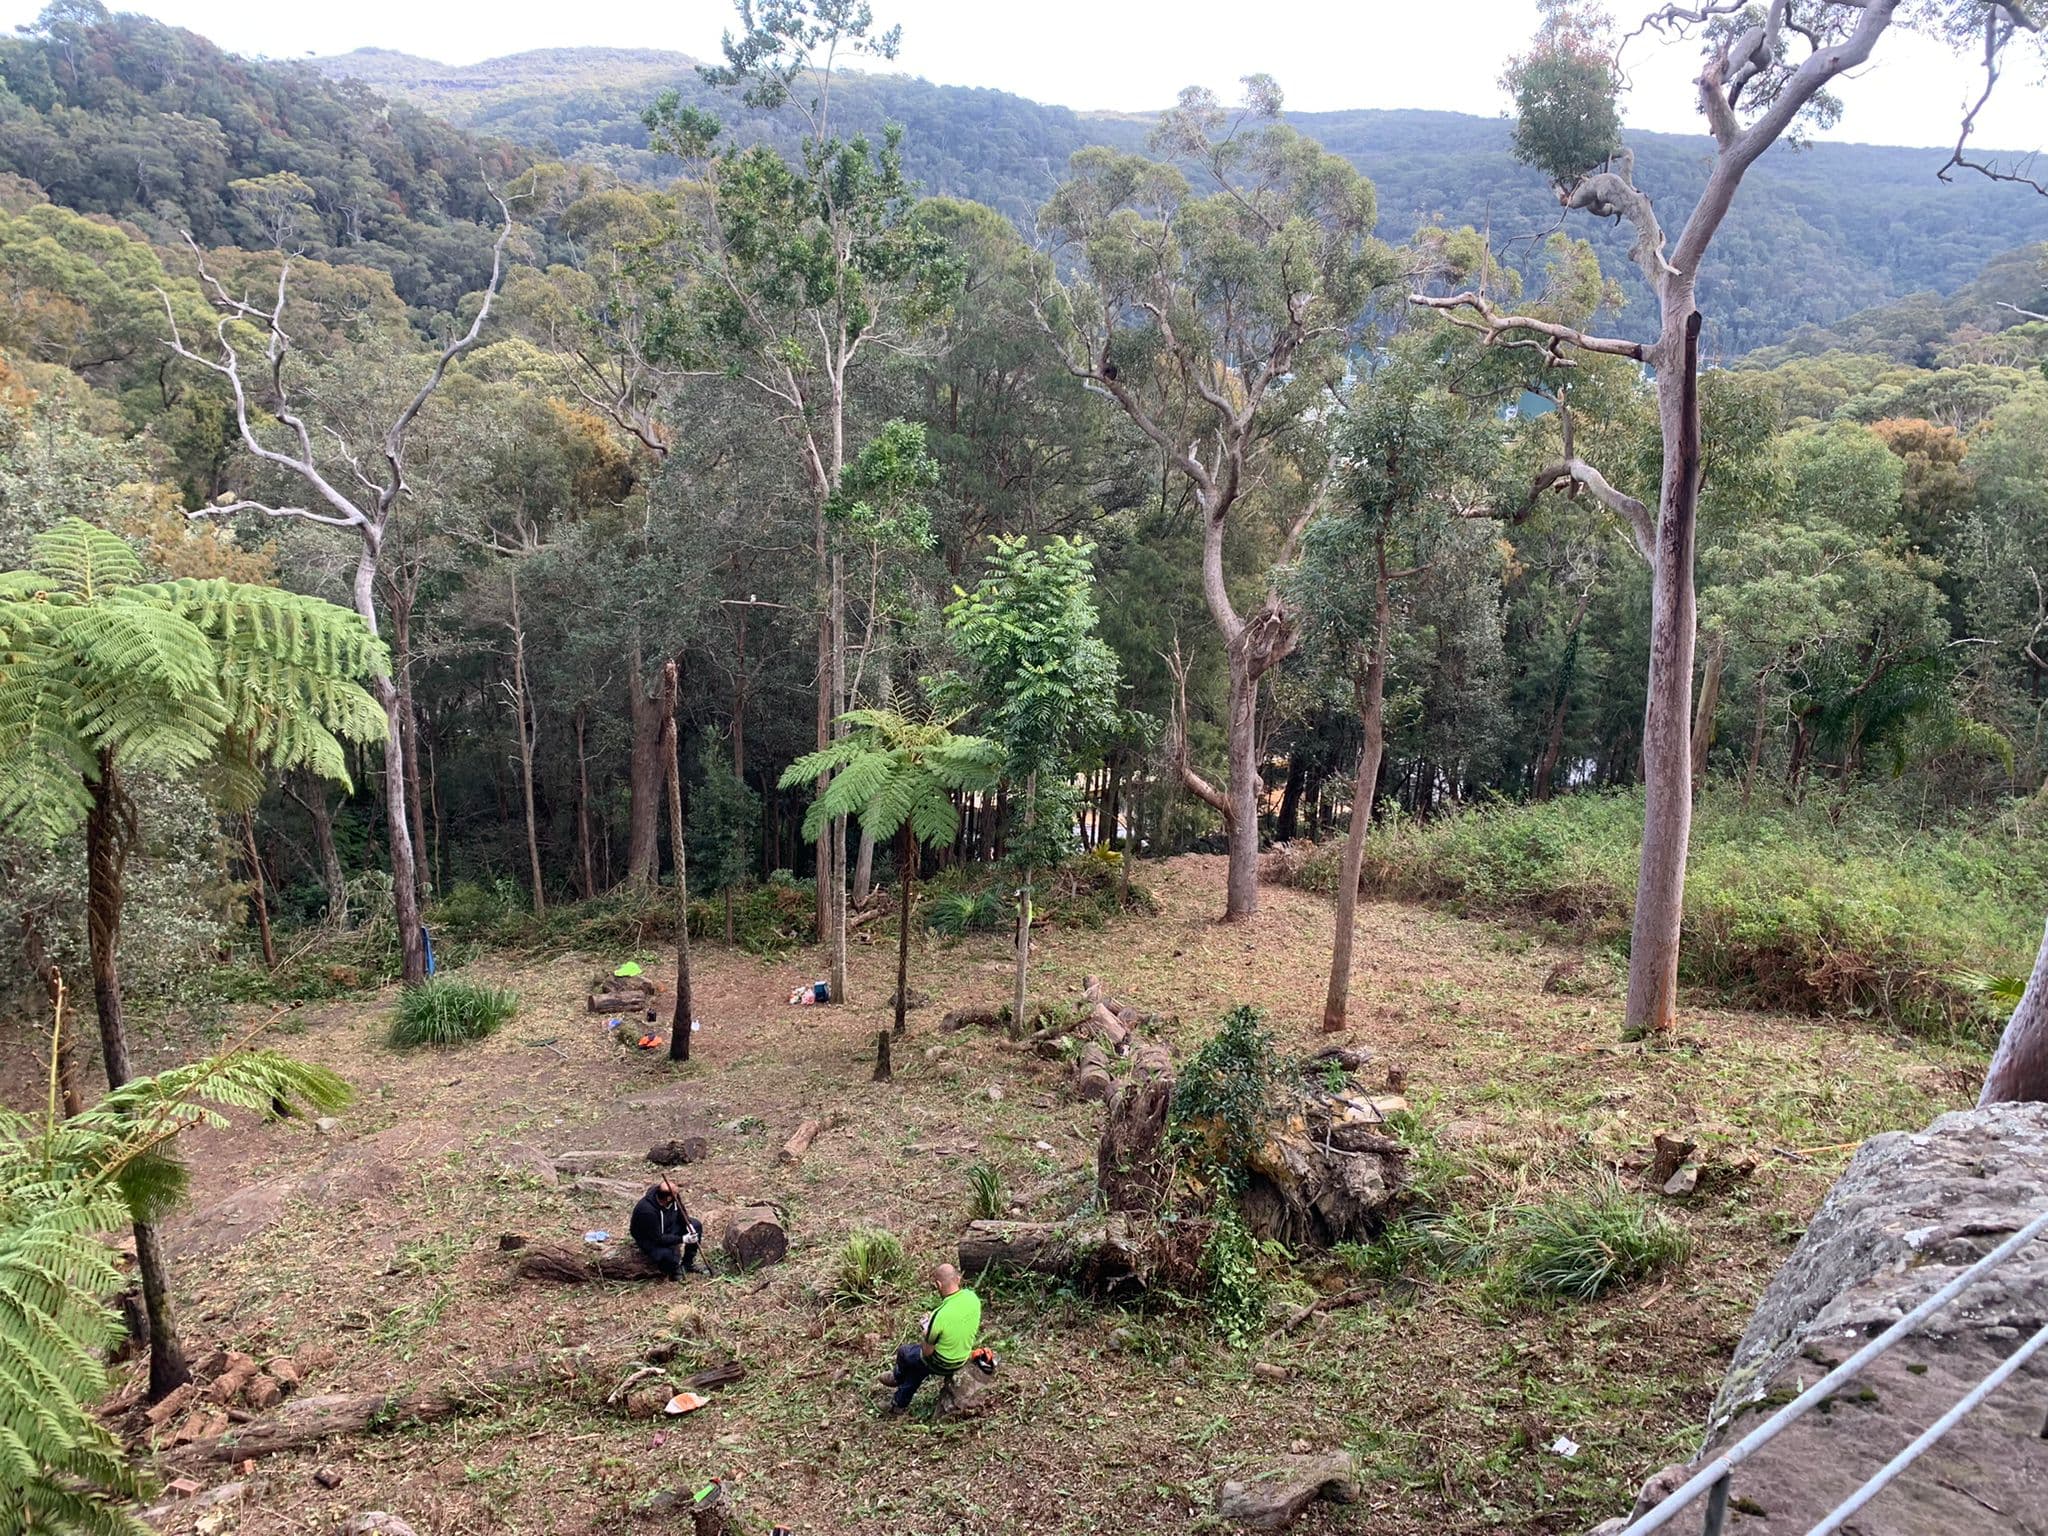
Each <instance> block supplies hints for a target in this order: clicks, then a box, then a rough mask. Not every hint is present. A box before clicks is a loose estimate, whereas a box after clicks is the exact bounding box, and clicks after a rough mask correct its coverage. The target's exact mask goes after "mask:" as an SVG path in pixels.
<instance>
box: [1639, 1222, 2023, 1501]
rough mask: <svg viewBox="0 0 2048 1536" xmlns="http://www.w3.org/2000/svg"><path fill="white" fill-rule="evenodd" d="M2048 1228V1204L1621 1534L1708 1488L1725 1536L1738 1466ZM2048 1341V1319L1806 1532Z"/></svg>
mask: <svg viewBox="0 0 2048 1536" xmlns="http://www.w3.org/2000/svg"><path fill="white" fill-rule="evenodd" d="M2044 1231H2048V1211H2043V1212H2042V1213H2041V1214H2040V1215H2038V1216H2036V1217H2035V1218H2034V1219H2033V1220H2032V1221H2030V1222H2028V1223H2027V1224H2026V1225H2025V1226H2024V1227H2021V1228H2020V1229H2019V1231H2017V1232H2015V1233H2013V1235H2012V1236H2011V1237H2008V1238H2007V1239H2006V1240H2005V1241H2004V1242H2002V1243H2000V1244H1999V1245H1998V1246H1997V1247H1996V1248H1994V1249H1992V1250H1991V1251H1990V1252H1989V1253H1987V1254H1985V1255H1984V1257H1983V1258H1981V1259H1979V1260H1978V1261H1977V1262H1976V1263H1974V1264H1972V1265H1971V1266H1970V1267H1969V1268H1968V1269H1966V1270H1964V1271H1963V1272H1962V1273H1961V1274H1959V1275H1957V1276H1956V1277H1955V1278H1954V1279H1952V1280H1950V1281H1949V1282H1948V1283H1947V1284H1946V1285H1944V1286H1942V1287H1941V1289H1940V1290H1938V1291H1936V1292H1935V1293H1934V1294H1933V1295H1931V1296H1929V1297H1928V1298H1927V1299H1926V1300H1925V1301H1923V1302H1921V1303H1920V1305H1919V1306H1917V1307H1915V1308H1914V1309H1913V1310H1912V1311H1910V1312H1908V1313H1907V1314H1906V1315H1905V1316H1904V1317H1902V1318H1900V1319H1899V1320H1898V1321H1897V1322H1896V1323H1893V1324H1892V1325H1891V1327H1889V1328H1887V1329H1885V1331H1884V1332H1883V1333H1880V1334H1879V1335H1878V1336H1877V1337H1876V1338H1874V1339H1872V1340H1871V1341H1870V1342H1869V1343H1867V1344H1865V1345H1864V1346H1863V1347H1862V1348H1861V1349H1859V1350H1857V1351H1856V1353H1855V1354H1853V1355H1851V1356H1850V1357H1849V1358H1848V1359H1846V1360H1844V1361H1843V1362H1842V1363H1841V1364H1840V1365H1838V1366H1836V1367H1835V1368H1834V1369H1833V1370H1831V1371H1829V1372H1828V1373H1827V1375H1825V1376H1823V1377H1821V1379H1820V1380H1819V1381H1817V1382H1815V1383H1814V1384H1813V1385H1812V1386H1810V1387H1808V1388H1807V1389H1806V1390H1805V1391H1804V1392H1802V1393H1800V1394H1799V1395H1798V1396H1797V1397H1795V1398H1793V1399H1792V1401H1791V1402H1789V1403H1787V1404H1785V1406H1784V1407H1782V1408H1780V1409H1779V1410H1778V1411H1777V1412H1776V1413H1774V1414H1772V1415H1771V1416H1770V1417H1769V1418H1768V1419H1766V1420H1764V1421H1763V1423H1761V1424H1759V1425H1757V1427H1756V1428H1755V1429H1752V1430H1751V1431H1750V1432H1749V1433H1748V1434H1746V1435H1744V1436H1743V1437H1742V1438H1741V1439H1740V1440H1738V1441H1736V1442H1735V1444H1734V1445H1732V1446H1730V1447H1729V1448H1728V1449H1727V1450H1725V1451H1723V1452H1722V1453H1721V1454H1720V1455H1718V1456H1716V1457H1715V1458H1714V1459H1713V1460H1712V1461H1710V1462H1708V1463H1707V1464H1706V1465H1705V1466H1703V1467H1701V1468H1700V1469H1699V1471H1698V1472H1696V1473H1694V1474H1693V1475H1692V1477H1691V1478H1689V1479H1688V1480H1687V1481H1686V1482H1685V1483H1684V1484H1683V1485H1682V1486H1681V1487H1679V1488H1678V1489H1677V1490H1675V1491H1674V1492H1673V1493H1672V1494H1671V1495H1670V1496H1669V1497H1668V1498H1666V1499H1665V1500H1664V1501H1663V1502H1662V1503H1660V1504H1658V1505H1657V1507H1656V1508H1655V1509H1652V1510H1650V1511H1649V1512H1648V1513H1647V1514H1645V1515H1643V1517H1642V1518H1641V1519H1639V1520H1636V1521H1634V1522H1633V1523H1632V1524H1630V1525H1629V1526H1627V1527H1626V1528H1625V1529H1624V1530H1623V1531H1622V1532H1621V1536H1650V1533H1651V1532H1652V1531H1661V1530H1662V1529H1664V1527H1665V1526H1667V1525H1669V1524H1670V1523H1671V1522H1672V1521H1673V1520H1675V1519H1677V1518H1678V1516H1679V1515H1680V1514H1682V1513H1683V1512H1684V1510H1685V1508H1686V1506H1688V1505H1689V1504H1691V1503H1692V1501H1693V1500H1695V1499H1697V1498H1698V1497H1699V1496H1700V1495H1701V1494H1703V1493H1704V1494H1706V1495H1707V1513H1706V1525H1705V1527H1704V1536H1721V1526H1722V1523H1723V1522H1724V1521H1725V1520H1726V1519H1727V1516H1728V1485H1729V1482H1730V1480H1731V1479H1732V1478H1733V1476H1734V1474H1735V1469H1736V1468H1737V1467H1739V1466H1741V1465H1742V1464H1743V1463H1744V1462H1745V1461H1747V1460H1749V1459H1750V1457H1752V1456H1754V1455H1755V1454H1756V1453H1757V1452H1758V1451H1759V1450H1761V1449H1762V1448H1763V1447H1764V1446H1766V1445H1768V1444H1770V1442H1771V1441H1772V1440H1773V1439H1775V1438H1776V1437H1777V1436H1778V1434H1779V1433H1780V1432H1781V1431H1782V1430H1783V1429H1784V1428H1785V1427H1786V1426H1787V1425H1789V1424H1791V1423H1792V1422H1793V1421H1794V1420H1795V1419H1797V1418H1799V1417H1800V1416H1801V1415H1803V1414H1805V1413H1806V1412H1807V1411H1808V1410H1810V1409H1813V1408H1816V1407H1818V1406H1819V1405H1820V1404H1821V1403H1823V1402H1825V1401H1826V1400H1827V1399H1828V1398H1830V1397H1832V1396H1834V1394H1835V1393H1836V1392H1838V1391H1839V1390H1841V1388H1842V1387H1843V1386H1844V1385H1846V1384H1847V1383H1848V1382H1849V1381H1851V1380H1852V1379H1853V1378H1854V1377H1855V1375H1856V1373H1857V1372H1858V1371H1860V1370H1862V1369H1863V1367H1864V1366H1866V1365H1868V1364H1870V1362H1871V1361H1873V1360H1875V1359H1876V1358H1877V1357H1878V1356H1879V1355H1881V1354H1883V1353H1884V1352H1885V1351H1886V1350H1888V1349H1890V1348H1891V1347H1892V1346H1893V1345H1894V1344H1896V1343H1898V1342H1899V1340H1901V1339H1903V1338H1905V1337H1906V1336H1907V1335H1908V1334H1910V1333H1911V1332H1913V1330H1914V1329H1916V1328H1918V1327H1919V1326H1920V1325H1921V1324H1922V1323H1924V1322H1926V1321H1927V1319H1928V1318H1930V1317H1932V1316H1934V1314H1935V1313H1937V1312H1939V1311H1941V1310H1942V1309H1943V1308H1944V1307H1946V1306H1947V1305H1948V1304H1949V1303H1950V1302H1952V1301H1954V1300H1955V1299H1956V1297H1957V1296H1959V1295H1961V1294H1962V1292H1963V1291H1964V1290H1966V1289H1967V1288H1968V1287H1970V1286H1971V1285H1973V1284H1975V1283H1976V1282H1977V1281H1978V1280H1981V1279H1982V1278H1983V1277H1984V1276H1985V1275H1987V1274H1989V1273H1990V1272H1991V1271H1992V1270H1994V1269H1996V1268H1997V1267H1998V1266H1999V1265H2001V1264H2003V1263H2004V1262H2005V1261H2006V1260H2007V1259H2009V1258H2011V1257H2012V1256H2013V1255H2014V1254H2015V1253H2018V1252H2019V1251H2020V1249H2022V1248H2024V1247H2025V1246H2026V1245H2027V1244H2028V1243H2030V1242H2032V1241H2033V1240H2034V1239H2035V1238H2037V1237H2039V1236H2040V1235H2041V1234H2042V1233H2043V1232H2044ZM2044 1347H2048V1325H2044V1326H2043V1327H2042V1328H2041V1330H2040V1331H2039V1332H2038V1333H2036V1334H2034V1335H2033V1336H2032V1337H2031V1338H2029V1339H2028V1340H2027V1341H2026V1342H2025V1343H2024V1344H2022V1345H2020V1347H2019V1348H2018V1349H2016V1350H2014V1351H2013V1353H2012V1354H2011V1355H2010V1356H2008V1357H2007V1358H2006V1360H2005V1361H2004V1362H2003V1363H2001V1364H2000V1365H1999V1366H1997V1367H1996V1368H1995V1369H1994V1370H1992V1371H1991V1372H1990V1373H1989V1374H1988V1375H1986V1376H1985V1377H1984V1379H1983V1380H1982V1381H1980V1382H1978V1383H1977V1385H1976V1386H1974V1387H1972V1388H1971V1389H1970V1390H1969V1391H1968V1392H1966V1393H1964V1394H1963V1396H1962V1397H1960V1398H1959V1399H1957V1401H1956V1402H1955V1404H1954V1405H1953V1406H1952V1407H1951V1408H1949V1410H1948V1411H1947V1412H1946V1413H1944V1414H1943V1415H1942V1416H1941V1417H1940V1418H1938V1419H1936V1420H1935V1421H1934V1422H1933V1423H1932V1424H1930V1425H1928V1426H1927V1428H1926V1429H1924V1430H1922V1431H1921V1432H1920V1434H1919V1435H1918V1436H1917V1437H1916V1438H1915V1439H1914V1441H1913V1443H1912V1444H1910V1445H1908V1446H1907V1447H1906V1448H1905V1449H1904V1450H1902V1451H1900V1452H1899V1454H1898V1455H1896V1456H1894V1457H1893V1458H1892V1459H1891V1460H1890V1461H1888V1462H1886V1463H1885V1464H1884V1465H1883V1466H1882V1467H1880V1468H1879V1469H1878V1470H1877V1471H1876V1472H1874V1473H1872V1474H1871V1476H1870V1477H1869V1478H1868V1479H1867V1480H1865V1481H1864V1483H1863V1484H1862V1485H1861V1486H1860V1487H1858V1488H1857V1489H1856V1491H1855V1492H1854V1493H1852V1494H1850V1495H1849V1497H1848V1498H1846V1499H1844V1500H1843V1501H1842V1502H1841V1503H1840V1504H1837V1505H1836V1506H1835V1507H1834V1508H1833V1509H1831V1510H1829V1511H1828V1513H1827V1514H1826V1515H1824V1516H1823V1517H1822V1518H1821V1521H1820V1523H1819V1524H1818V1525H1815V1526H1812V1527H1810V1528H1809V1530H1808V1531H1807V1536H1828V1533H1830V1532H1833V1531H1838V1530H1840V1529H1841V1528H1842V1526H1843V1524H1844V1523H1845V1522H1847V1521H1848V1519H1849V1518H1850V1517H1851V1516H1852V1515H1854V1514H1855V1513H1856V1512H1857V1511H1858V1510H1859V1509H1861V1508H1863V1506H1864V1505H1866V1504H1868V1503H1869V1502H1870V1501H1871V1500H1872V1499H1873V1498H1875V1497H1877V1495H1878V1494H1879V1493H1880V1492H1882V1491H1883V1490H1884V1488H1886V1487H1887V1486H1888V1485H1889V1484H1890V1483H1891V1482H1892V1481H1893V1480H1894V1479H1895V1478H1897V1477H1898V1475H1899V1474H1900V1473H1901V1472H1903V1471H1905V1470H1906V1468H1907V1467H1909V1466H1911V1465H1912V1464H1913V1463H1914V1462H1915V1461H1916V1460H1918V1459H1919V1457H1920V1455H1921V1453H1922V1452H1924V1451H1925V1450H1927V1449H1928V1447H1930V1446H1932V1445H1933V1444H1934V1443H1935V1442H1936V1441H1938V1440H1940V1439H1941V1437H1942V1436H1943V1435H1945V1434H1947V1433H1948V1432H1949V1431H1950V1430H1951V1429H1953V1428H1955V1426H1956V1424H1957V1423H1958V1422H1960V1421H1961V1419H1962V1417H1963V1415H1964V1414H1966V1413H1968V1412H1969V1411H1970V1410H1971V1409H1972V1408H1975V1407H1976V1406H1977V1405H1978V1404H1979V1403H1981V1402H1983V1401H1984V1399H1985V1398H1987V1397H1989V1396H1990V1395H1991V1394H1992V1393H1993V1392H1995V1391H1997V1390H1998V1388H1999V1387H2000V1386H2001V1385H2003V1384H2004V1383H2005V1382H2006V1381H2007V1380H2009V1379H2010V1378H2011V1377H2012V1375H2013V1374H2014V1373H2015V1372H2016V1371H2018V1370H2019V1368H2020V1367H2021V1366H2023V1365H2025V1364H2026V1363H2027V1361H2029V1360H2031V1359H2032V1358H2033V1357H2034V1356H2035V1355H2036V1354H2037V1353H2038V1352H2039V1351H2040V1350H2042V1349H2043V1348H2044Z"/></svg>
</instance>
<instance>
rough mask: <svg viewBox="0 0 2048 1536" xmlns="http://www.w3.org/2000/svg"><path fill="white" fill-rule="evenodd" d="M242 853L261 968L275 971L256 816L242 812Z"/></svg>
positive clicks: (272, 939) (275, 961)
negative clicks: (258, 847)
mask: <svg viewBox="0 0 2048 1536" xmlns="http://www.w3.org/2000/svg"><path fill="white" fill-rule="evenodd" d="M242 851H243V853H244V854H245V855H246V856H247V858H248V860H249V899H250V900H251V901H252V902H254V903H255V905H256V932H257V936H258V938H259V940H260V941H261V943H262V945H263V968H264V969H265V970H266V971H274V970H276V969H277V940H276V939H274V938H273V937H271V933H270V898H269V893H268V892H267V891H266V890H265V889H264V885H263V855H262V854H261V853H259V852H257V850H256V814H255V812H253V811H244V812H242Z"/></svg>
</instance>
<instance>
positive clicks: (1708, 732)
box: [1692, 630, 1728, 790]
mask: <svg viewBox="0 0 2048 1536" xmlns="http://www.w3.org/2000/svg"><path fill="white" fill-rule="evenodd" d="M1727 657H1728V633H1727V631H1726V630H1723V631H1721V632H1720V633H1718V634H1716V635H1715V636H1714V641H1713V644H1712V645H1710V646H1709V647H1708V648H1707V661H1706V665H1705V666H1704V667H1702V668H1701V669H1700V698H1699V703H1698V704H1697V705H1696V706H1694V709H1693V716H1692V779H1693V788H1694V789H1695V790H1697V789H1698V788H1699V785H1700V783H1701V781H1702V780H1704V779H1705V778H1706V776H1707V753H1708V752H1710V751H1712V750H1713V746H1714V715H1715V713H1716V712H1717V711H1718V710H1719V709H1720V707H1721V669H1722V665H1723V663H1724V662H1725V661H1726V660H1727Z"/></svg>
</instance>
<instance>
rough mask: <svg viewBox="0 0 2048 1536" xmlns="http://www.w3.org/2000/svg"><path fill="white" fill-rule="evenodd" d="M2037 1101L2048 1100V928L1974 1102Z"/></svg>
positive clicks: (2042, 936) (2043, 934) (1999, 1038)
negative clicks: (1982, 1087)
mask: <svg viewBox="0 0 2048 1536" xmlns="http://www.w3.org/2000/svg"><path fill="white" fill-rule="evenodd" d="M2039 1100H2048V930H2044V931H2043V933H2042V935H2041V952H2040V954H2039V955H2037V956H2036V957H2035V960H2034V970H2033V974H2032V975H2031V976H2029V977H2028V978H2027V989H2026V991H2024V992H2023V993H2021V994H2020V1002H2019V1006H2018V1007H2017V1008H2015V1009H2013V1011H2012V1017H2011V1018H2010V1019H2008V1020H2006V1023H2005V1031H2004V1033H2003V1034H2001V1035H2000V1036H1999V1037H1998V1050H1997V1052H1996V1053H1995V1054H1994V1055H1993V1056H1992V1058H1991V1068H1990V1070H1989V1071H1988V1072H1986V1073H1985V1074H1984V1091H1983V1093H1982V1094H1980V1095H1979V1096H1978V1099H1977V1102H1978V1103H1979V1104H1980V1105H1982V1104H2009V1103H2013V1102H2015V1101H2027V1102H2034V1101H2039Z"/></svg>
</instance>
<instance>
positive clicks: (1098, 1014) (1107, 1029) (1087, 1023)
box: [1080, 1003, 1131, 1051]
mask: <svg viewBox="0 0 2048 1536" xmlns="http://www.w3.org/2000/svg"><path fill="white" fill-rule="evenodd" d="M1080 1032H1081V1033H1082V1034H1083V1035H1085V1036H1087V1037H1088V1038H1089V1039H1090V1040H1095V1041H1099V1042H1100V1043H1101V1044H1102V1045H1103V1047H1104V1048H1106V1049H1108V1050H1112V1051H1121V1050H1122V1049H1123V1048H1124V1046H1125V1045H1126V1044H1128V1043H1129V1041H1130V1038H1131V1032H1130V1031H1129V1030H1128V1029H1126V1028H1124V1026H1123V1025H1121V1024H1119V1023H1118V1022H1117V1017H1116V1015H1115V1014H1113V1013H1111V1012H1110V1011H1109V1010H1108V1009H1107V1008H1105V1007H1103V1005H1102V1004H1100V1003H1097V1004H1096V1005H1095V1006H1094V1007H1093V1008H1091V1009H1089V1010H1088V1017H1087V1018H1085V1019H1083V1020H1082V1021H1081V1029H1080Z"/></svg>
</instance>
